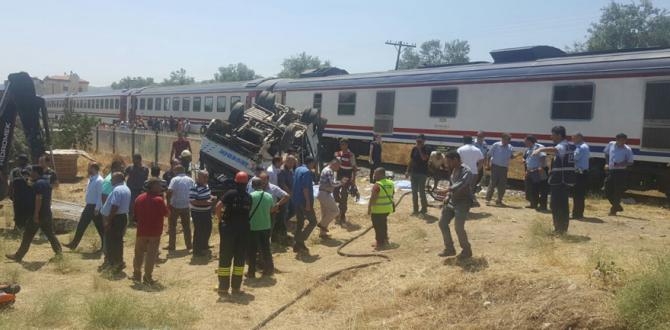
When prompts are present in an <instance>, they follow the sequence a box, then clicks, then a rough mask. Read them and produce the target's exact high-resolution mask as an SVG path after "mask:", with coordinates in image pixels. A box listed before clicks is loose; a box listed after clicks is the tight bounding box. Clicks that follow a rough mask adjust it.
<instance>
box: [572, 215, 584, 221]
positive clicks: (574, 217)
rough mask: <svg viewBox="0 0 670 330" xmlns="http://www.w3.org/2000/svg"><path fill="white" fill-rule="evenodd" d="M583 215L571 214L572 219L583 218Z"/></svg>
mask: <svg viewBox="0 0 670 330" xmlns="http://www.w3.org/2000/svg"><path fill="white" fill-rule="evenodd" d="M583 219H584V216H583V215H573V216H572V220H583Z"/></svg>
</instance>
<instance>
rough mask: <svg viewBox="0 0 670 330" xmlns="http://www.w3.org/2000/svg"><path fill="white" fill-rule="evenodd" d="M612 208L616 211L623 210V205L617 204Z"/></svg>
mask: <svg viewBox="0 0 670 330" xmlns="http://www.w3.org/2000/svg"><path fill="white" fill-rule="evenodd" d="M614 209H615V210H616V211H617V212H623V206H621V205H617V206H616V207H615V208H614Z"/></svg>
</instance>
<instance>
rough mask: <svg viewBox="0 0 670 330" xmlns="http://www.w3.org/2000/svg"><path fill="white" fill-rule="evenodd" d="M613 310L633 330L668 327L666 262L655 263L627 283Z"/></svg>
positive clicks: (669, 297)
mask: <svg viewBox="0 0 670 330" xmlns="http://www.w3.org/2000/svg"><path fill="white" fill-rule="evenodd" d="M617 308H618V310H619V314H620V315H621V317H622V319H623V320H624V321H625V322H626V325H627V326H628V327H630V328H633V329H668V328H669V327H670V262H669V261H667V260H659V261H658V264H656V265H655V267H654V268H653V269H651V270H649V271H647V272H645V273H643V274H642V275H640V276H638V277H637V278H635V279H633V280H631V281H629V282H628V283H627V284H626V285H625V286H624V287H623V288H622V289H621V290H620V291H619V293H618V294H617Z"/></svg>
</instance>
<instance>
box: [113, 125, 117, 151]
mask: <svg viewBox="0 0 670 330" xmlns="http://www.w3.org/2000/svg"><path fill="white" fill-rule="evenodd" d="M112 154H116V127H112Z"/></svg>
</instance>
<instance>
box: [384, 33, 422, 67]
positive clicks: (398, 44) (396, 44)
mask: <svg viewBox="0 0 670 330" xmlns="http://www.w3.org/2000/svg"><path fill="white" fill-rule="evenodd" d="M386 44H387V45H391V46H393V47H395V49H397V50H398V56H397V57H396V58H395V69H396V70H398V64H400V53H401V52H402V48H403V47H409V48H415V47H416V44H410V43H407V42H404V41H390V40H389V41H387V42H386Z"/></svg>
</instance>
